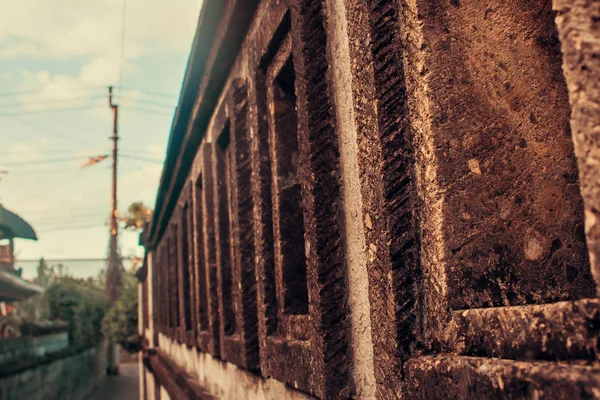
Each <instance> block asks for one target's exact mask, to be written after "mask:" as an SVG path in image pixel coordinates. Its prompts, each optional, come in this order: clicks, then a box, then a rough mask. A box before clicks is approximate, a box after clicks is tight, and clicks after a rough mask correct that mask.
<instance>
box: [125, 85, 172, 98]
mask: <svg viewBox="0 0 600 400" xmlns="http://www.w3.org/2000/svg"><path fill="white" fill-rule="evenodd" d="M122 89H125V90H134V91H136V92H140V93H145V94H148V95H151V96H157V97H164V98H168V99H176V98H177V95H172V94H166V93H160V92H154V91H149V90H144V89H138V88H133V87H130V86H127V87H123V88H122Z"/></svg>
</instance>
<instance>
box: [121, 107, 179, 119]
mask: <svg viewBox="0 0 600 400" xmlns="http://www.w3.org/2000/svg"><path fill="white" fill-rule="evenodd" d="M125 110H127V111H139V112H142V113H148V114H152V115H154V116H162V117H173V114H167V113H162V112H158V111H156V110H151V109H148V108H141V107H125Z"/></svg>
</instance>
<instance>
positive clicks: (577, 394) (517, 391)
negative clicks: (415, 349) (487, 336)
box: [405, 355, 600, 400]
mask: <svg viewBox="0 0 600 400" xmlns="http://www.w3.org/2000/svg"><path fill="white" fill-rule="evenodd" d="M405 375H406V385H405V391H406V393H405V394H406V398H407V399H435V398H444V399H465V398H469V399H471V398H472V399H504V398H511V399H541V398H548V399H550V398H551V399H572V400H576V399H589V398H597V397H598V396H600V366H599V365H598V364H597V363H595V364H592V365H574V364H567V363H554V362H545V361H539V362H521V361H511V360H501V359H497V358H492V359H486V358H478V357H466V356H456V355H441V356H424V357H418V358H415V359H413V360H411V361H409V362H407V363H406V365H405Z"/></svg>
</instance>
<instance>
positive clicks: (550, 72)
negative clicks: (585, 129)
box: [402, 0, 593, 334]
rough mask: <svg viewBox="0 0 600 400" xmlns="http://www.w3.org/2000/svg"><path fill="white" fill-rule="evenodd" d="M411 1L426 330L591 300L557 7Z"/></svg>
mask: <svg viewBox="0 0 600 400" xmlns="http://www.w3.org/2000/svg"><path fill="white" fill-rule="evenodd" d="M404 4H405V6H404V14H403V15H404V16H403V21H402V22H403V29H404V33H405V36H406V40H405V42H406V49H407V51H406V64H407V65H408V70H407V73H406V75H407V77H408V78H407V79H408V82H409V85H408V86H409V103H411V104H412V111H411V112H412V114H413V126H414V127H415V129H416V141H415V145H416V147H417V149H418V154H417V160H418V161H417V162H418V164H419V165H418V166H417V171H421V172H419V173H420V174H421V175H420V178H419V179H420V182H421V183H420V189H419V190H420V193H421V198H422V199H423V202H424V203H425V204H424V206H423V211H422V219H421V221H422V224H421V225H422V226H423V227H424V228H423V233H422V235H423V237H424V238H425V239H424V240H425V241H424V244H423V246H424V249H423V252H422V253H423V254H425V261H426V263H425V264H424V268H426V269H427V271H426V272H425V276H426V281H425V284H426V286H427V287H426V288H425V293H426V295H425V306H426V308H427V310H428V314H429V316H428V322H427V324H428V327H426V329H427V330H428V333H430V334H435V332H436V331H437V332H442V331H443V324H444V322H443V321H444V319H447V318H448V315H447V314H446V313H447V311H446V309H447V308H449V309H455V310H457V309H468V308H473V307H491V306H503V305H505V306H506V305H519V304H541V303H545V302H551V301H557V300H566V299H577V298H583V297H589V296H591V295H593V283H592V280H591V277H590V274H589V265H588V262H587V256H586V254H587V252H586V250H585V238H584V235H583V212H582V201H581V197H580V195H579V191H578V186H577V171H576V165H575V160H574V156H573V148H572V142H571V140H570V129H569V125H568V115H569V107H568V102H567V91H566V86H565V84H564V78H563V76H562V73H561V70H560V54H559V42H558V38H557V34H556V29H555V26H554V23H553V18H554V14H553V12H552V10H551V8H550V4H549V3H548V2H547V1H542V0H539V1H528V2H518V3H507V2H497V3H494V4H487V5H485V6H484V5H482V4H481V3H480V2H477V1H460V2H451V1H443V2H430V1H425V0H422V1H421V0H418V1H412V0H411V1H406V2H405V3H404ZM542 65H543V68H541V66H542ZM549 105H551V106H549ZM474 160H476V161H477V163H475V161H474ZM473 171H475V172H473ZM436 321H437V322H436ZM440 324H442V325H440Z"/></svg>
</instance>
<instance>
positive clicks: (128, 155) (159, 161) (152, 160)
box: [121, 153, 163, 164]
mask: <svg viewBox="0 0 600 400" xmlns="http://www.w3.org/2000/svg"><path fill="white" fill-rule="evenodd" d="M121 157H124V158H129V159H132V160H140V161H146V162H152V163H157V164H162V163H163V161H162V160H157V159H152V158H146V157H138V156H133V155H130V154H126V153H121Z"/></svg>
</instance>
